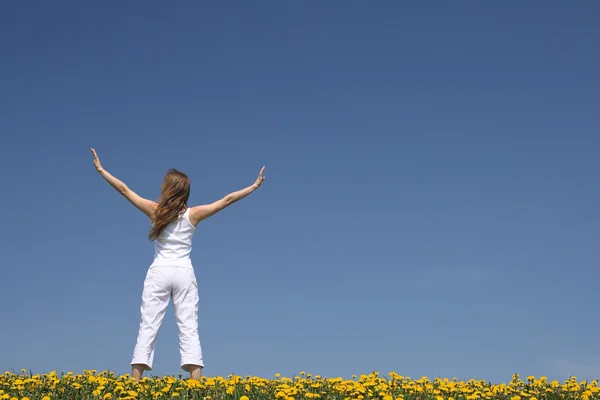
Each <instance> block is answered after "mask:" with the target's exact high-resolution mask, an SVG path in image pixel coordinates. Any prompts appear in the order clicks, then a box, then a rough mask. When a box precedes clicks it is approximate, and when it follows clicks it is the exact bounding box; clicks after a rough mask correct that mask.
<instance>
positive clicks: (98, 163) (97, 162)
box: [91, 149, 103, 172]
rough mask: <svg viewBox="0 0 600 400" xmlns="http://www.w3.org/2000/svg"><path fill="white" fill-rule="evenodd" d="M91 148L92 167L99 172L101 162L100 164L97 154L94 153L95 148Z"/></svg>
mask: <svg viewBox="0 0 600 400" xmlns="http://www.w3.org/2000/svg"><path fill="white" fill-rule="evenodd" d="M91 150H92V154H93V155H94V167H96V171H98V172H101V171H102V169H103V168H102V164H100V159H99V158H98V154H96V150H94V149H91Z"/></svg>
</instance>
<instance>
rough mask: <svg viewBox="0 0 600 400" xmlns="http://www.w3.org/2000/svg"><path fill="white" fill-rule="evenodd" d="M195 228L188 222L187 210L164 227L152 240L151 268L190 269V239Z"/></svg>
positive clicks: (188, 211)
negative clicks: (152, 255) (174, 267)
mask: <svg viewBox="0 0 600 400" xmlns="http://www.w3.org/2000/svg"><path fill="white" fill-rule="evenodd" d="M195 231H196V227H195V226H194V225H193V224H192V223H191V222H190V209H189V208H187V209H186V210H185V212H184V213H182V214H180V215H179V217H178V218H177V219H175V220H174V221H172V222H171V223H169V224H168V225H167V226H165V227H164V228H163V229H162V231H161V232H160V235H159V236H158V238H156V239H155V240H154V261H153V262H152V265H151V266H177V267H190V268H192V261H191V258H190V255H191V253H192V237H193V236H194V232H195Z"/></svg>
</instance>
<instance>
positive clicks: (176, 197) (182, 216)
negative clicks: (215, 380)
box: [91, 149, 265, 381]
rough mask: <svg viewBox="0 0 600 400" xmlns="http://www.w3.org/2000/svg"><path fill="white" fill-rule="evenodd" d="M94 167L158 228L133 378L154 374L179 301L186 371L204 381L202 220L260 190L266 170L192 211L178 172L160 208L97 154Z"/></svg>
mask: <svg viewBox="0 0 600 400" xmlns="http://www.w3.org/2000/svg"><path fill="white" fill-rule="evenodd" d="M91 151H92V154H93V156H94V165H95V167H96V170H97V171H98V172H99V173H100V175H102V177H103V178H104V179H105V180H106V181H107V182H108V183H109V184H110V185H111V186H112V187H114V188H115V189H116V190H117V191H118V192H119V193H120V194H121V195H123V196H124V197H125V198H126V199H127V200H129V201H130V202H131V203H132V204H133V205H134V206H135V207H137V208H138V209H139V210H141V211H142V212H143V213H144V214H146V215H147V216H148V217H149V218H150V220H151V222H152V228H151V229H150V232H149V234H148V238H149V239H150V240H153V241H154V261H153V262H152V264H151V265H150V267H149V268H148V272H147V274H146V279H145V281H144V290H143V292H142V305H141V314H142V317H141V321H140V328H139V332H138V337H137V343H136V345H135V349H134V351H133V359H132V361H131V367H132V372H131V375H132V376H133V378H135V380H137V381H139V380H140V378H141V377H142V374H143V373H144V371H150V370H152V363H153V359H154V347H155V344H156V338H157V336H158V331H159V328H160V325H161V324H162V321H163V318H164V316H165V311H166V309H167V306H168V305H169V300H170V299H173V308H174V310H175V318H176V320H177V327H178V330H179V350H180V354H181V368H182V369H183V370H184V371H186V372H189V373H190V376H191V378H192V379H200V377H201V376H202V368H204V363H203V360H202V349H201V347H200V337H199V335H198V286H197V283H196V276H195V273H194V269H193V266H192V262H191V259H190V254H191V251H192V237H193V235H194V232H195V230H196V226H197V225H198V223H199V222H200V221H202V220H203V219H206V218H208V217H210V216H211V215H214V214H216V213H217V212H219V211H221V210H223V209H224V208H226V207H228V206H230V205H232V204H233V203H235V202H237V201H238V200H241V199H243V198H244V197H246V196H248V195H249V194H250V193H252V192H254V191H255V190H256V189H258V188H259V187H260V185H261V184H262V182H263V180H264V179H265V177H264V176H263V172H264V169H265V167H262V169H261V170H260V173H259V175H258V178H257V179H256V181H255V182H254V184H252V185H250V186H248V187H247V188H245V189H242V190H238V191H237V192H233V193H230V194H228V195H227V196H225V197H223V198H222V199H220V200H217V201H215V202H214V203H211V204H206V205H201V206H196V207H191V208H189V207H188V205H187V201H188V198H189V196H190V180H189V178H188V177H187V176H186V175H185V174H184V173H183V172H180V171H177V170H176V169H170V170H169V171H168V172H167V175H166V176H165V178H164V180H163V182H162V190H161V194H160V198H159V201H158V203H156V202H154V201H151V200H148V199H144V198H142V197H140V196H138V195H137V194H136V193H135V192H133V191H132V190H131V189H129V188H128V187H127V185H125V184H124V183H123V182H121V181H120V180H119V179H117V178H115V177H114V176H112V175H111V174H110V173H109V172H108V171H106V170H105V169H104V168H102V164H100V159H99V158H98V155H97V154H96V151H95V150H94V149H91Z"/></svg>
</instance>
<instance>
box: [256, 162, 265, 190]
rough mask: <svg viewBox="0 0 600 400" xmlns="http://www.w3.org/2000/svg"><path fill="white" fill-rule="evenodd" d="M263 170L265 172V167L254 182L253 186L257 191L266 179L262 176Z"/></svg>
mask: <svg viewBox="0 0 600 400" xmlns="http://www.w3.org/2000/svg"><path fill="white" fill-rule="evenodd" d="M264 170H265V167H262V168H261V170H260V173H259V174H258V178H256V181H255V182H254V186H256V188H257V189H258V188H259V187H260V185H262V183H263V181H264V180H265V179H266V178H265V177H264V176H263V171H264Z"/></svg>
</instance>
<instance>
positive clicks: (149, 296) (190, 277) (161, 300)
mask: <svg viewBox="0 0 600 400" xmlns="http://www.w3.org/2000/svg"><path fill="white" fill-rule="evenodd" d="M171 298H172V299H173V308H174V309H175V318H176V320H177V327H178V329H179V351H180V355H181V369H183V370H184V371H186V372H188V371H189V368H188V367H189V365H199V366H201V367H204V364H203V361H202V349H201V347H200V337H199V335H198V284H197V282H196V276H195V274H194V270H193V269H192V268H188V267H159V266H154V267H150V268H149V269H148V273H147V274H146V279H145V280H144V290H143V292H142V306H141V309H140V310H141V314H142V318H141V321H140V329H139V332H138V337H137V343H136V345H135V349H134V350H133V359H132V361H131V364H132V365H133V364H144V365H145V370H147V371H150V370H152V363H153V361H154V347H155V344H156V338H157V337H158V331H159V329H160V325H161V324H162V322H163V319H164V316H165V312H166V311H167V306H168V305H169V300H170V299H171Z"/></svg>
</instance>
